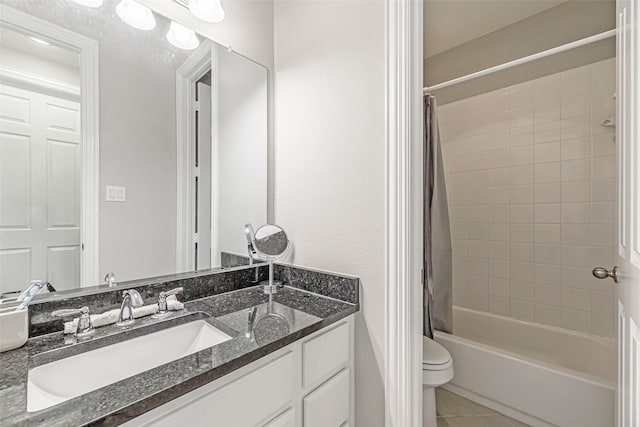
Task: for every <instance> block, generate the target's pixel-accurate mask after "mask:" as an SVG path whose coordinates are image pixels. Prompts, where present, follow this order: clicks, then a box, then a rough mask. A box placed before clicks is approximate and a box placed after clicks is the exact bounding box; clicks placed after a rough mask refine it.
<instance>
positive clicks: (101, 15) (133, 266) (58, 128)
mask: <svg viewBox="0 0 640 427" xmlns="http://www.w3.org/2000/svg"><path fill="white" fill-rule="evenodd" d="M117 4H118V1H116V0H105V1H104V3H103V4H102V6H101V7H99V8H89V7H85V6H82V5H80V4H78V3H75V2H73V1H71V0H55V1H52V0H33V1H24V0H0V7H2V10H1V11H0V12H2V13H0V293H2V294H9V293H12V292H19V291H20V290H22V289H24V288H26V287H27V285H28V283H29V281H30V280H32V279H43V280H47V281H49V282H51V283H52V285H53V287H54V288H55V289H57V290H67V289H74V288H79V287H87V286H95V285H97V284H99V283H101V282H102V278H104V277H105V275H107V273H109V272H114V273H115V276H116V280H117V281H124V280H133V279H139V278H145V277H151V276H160V275H166V274H172V273H177V272H186V271H193V270H202V269H209V268H216V267H220V266H221V254H222V253H223V252H226V253H231V254H236V255H241V256H247V244H246V237H245V235H244V224H245V223H246V222H253V223H259V224H260V223H265V222H266V221H267V70H266V69H265V68H264V67H263V66H261V65H259V64H257V63H255V62H253V61H251V60H249V59H247V58H245V57H243V56H241V55H239V54H237V53H234V52H230V51H228V50H227V49H226V48H225V47H223V46H221V45H218V44H217V43H215V42H213V41H211V40H208V39H206V38H204V37H202V36H199V35H195V34H193V37H192V38H190V42H189V45H188V46H187V45H186V44H180V43H177V42H176V41H175V38H172V37H170V36H167V33H168V32H169V29H170V27H171V22H170V21H169V20H167V19H165V18H164V17H162V16H159V15H158V14H155V13H154V14H153V17H154V20H155V26H154V28H153V29H151V30H146V31H145V30H140V29H137V28H134V27H132V26H130V25H129V24H127V23H125V22H124V21H123V20H122V19H121V18H120V17H119V16H118V14H117V13H116V6H117ZM174 27H175V24H174ZM185 30H186V31H190V30H188V29H183V31H185ZM170 39H171V40H172V41H173V43H176V44H178V45H181V46H182V48H180V47H176V46H174V45H173V44H172V42H170V41H169V40H170ZM194 40H195V42H194ZM196 44H197V46H196ZM228 258H229V257H228ZM231 258H233V257H231ZM235 258H237V257H235ZM227 266H228V265H227Z"/></svg>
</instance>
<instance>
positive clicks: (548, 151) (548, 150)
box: [535, 141, 560, 163]
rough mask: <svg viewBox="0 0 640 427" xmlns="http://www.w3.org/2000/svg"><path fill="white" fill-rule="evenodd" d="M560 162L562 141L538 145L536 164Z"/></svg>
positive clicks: (536, 147) (536, 148)
mask: <svg viewBox="0 0 640 427" xmlns="http://www.w3.org/2000/svg"><path fill="white" fill-rule="evenodd" d="M559 161H560V141H557V142H548V143H545V144H537V145H536V146H535V162H536V163H547V162H559Z"/></svg>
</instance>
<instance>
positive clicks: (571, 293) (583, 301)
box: [562, 288, 591, 311]
mask: <svg viewBox="0 0 640 427" xmlns="http://www.w3.org/2000/svg"><path fill="white" fill-rule="evenodd" d="M562 307H565V308H571V309H574V310H583V311H590V310H591V291H587V290H584V289H576V288H562Z"/></svg>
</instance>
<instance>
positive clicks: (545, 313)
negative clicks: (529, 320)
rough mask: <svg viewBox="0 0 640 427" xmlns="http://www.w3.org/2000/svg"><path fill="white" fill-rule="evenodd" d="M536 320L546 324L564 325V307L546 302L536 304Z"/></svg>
mask: <svg viewBox="0 0 640 427" xmlns="http://www.w3.org/2000/svg"><path fill="white" fill-rule="evenodd" d="M535 319H536V322H538V323H542V324H544V325H550V326H559V327H562V308H561V307H555V306H552V305H546V304H536V308H535Z"/></svg>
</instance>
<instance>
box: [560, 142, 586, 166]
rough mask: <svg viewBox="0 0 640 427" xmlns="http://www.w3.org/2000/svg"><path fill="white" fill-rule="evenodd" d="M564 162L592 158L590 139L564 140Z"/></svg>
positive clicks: (562, 148)
mask: <svg viewBox="0 0 640 427" xmlns="http://www.w3.org/2000/svg"><path fill="white" fill-rule="evenodd" d="M560 146H561V152H562V153H561V154H562V160H576V159H589V158H591V144H590V138H589V137H583V138H575V139H563V140H562V142H561V143H560Z"/></svg>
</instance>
